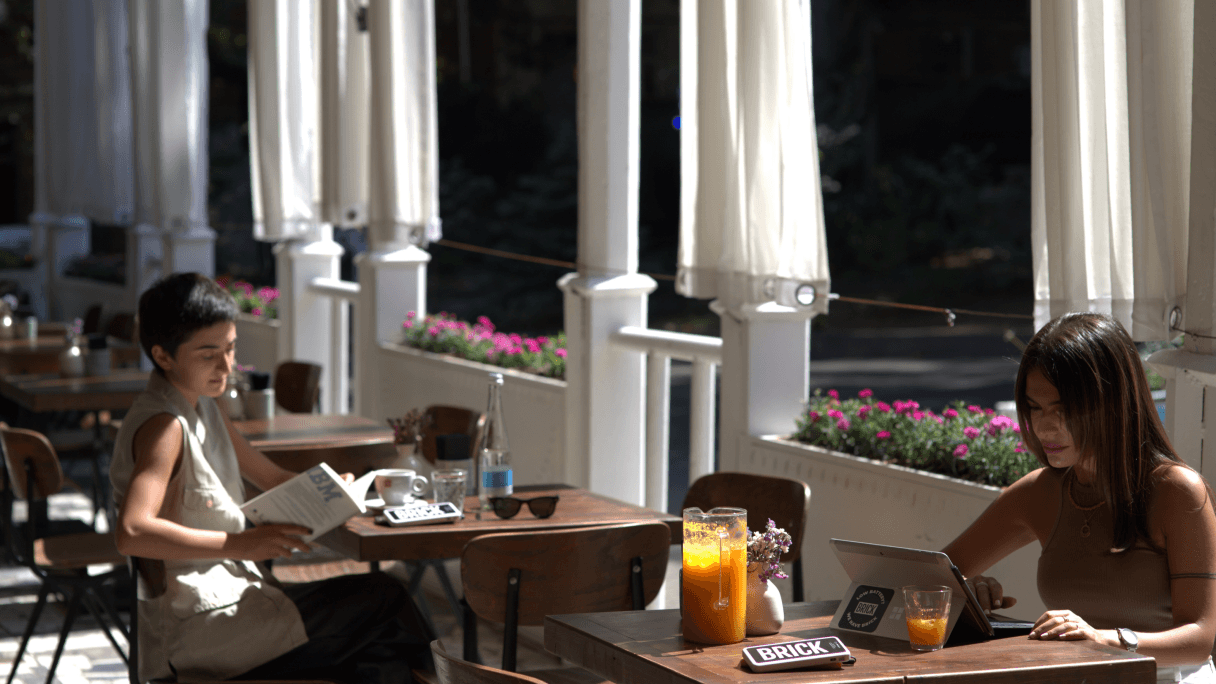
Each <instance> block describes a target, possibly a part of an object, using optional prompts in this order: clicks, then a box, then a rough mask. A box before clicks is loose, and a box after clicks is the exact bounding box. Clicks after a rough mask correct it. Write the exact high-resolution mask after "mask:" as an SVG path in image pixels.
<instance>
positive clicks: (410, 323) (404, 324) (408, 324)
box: [401, 321, 414, 328]
mask: <svg viewBox="0 0 1216 684" xmlns="http://www.w3.org/2000/svg"><path fill="white" fill-rule="evenodd" d="M401 327H403V328H412V327H414V323H413V321H406V322H404V323H402V324H401Z"/></svg>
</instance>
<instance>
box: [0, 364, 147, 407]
mask: <svg viewBox="0 0 1216 684" xmlns="http://www.w3.org/2000/svg"><path fill="white" fill-rule="evenodd" d="M147 385H148V374H147V373H145V372H143V371H136V370H122V371H114V372H112V373H110V374H109V375H100V376H89V377H83V378H63V377H60V376H59V375H57V374H40V375H5V376H0V395H3V396H5V397H8V398H9V399H11V400H13V401H14V402H16V403H17V404H19V405H21V406H23V407H25V408H27V409H29V410H31V411H34V412H36V413H37V412H42V411H101V410H109V411H121V410H124V409H128V408H130V407H131V404H132V403H134V402H135V397H138V396H139V394H140V393H141V392H143V391H144V388H145V387H146V386H147Z"/></svg>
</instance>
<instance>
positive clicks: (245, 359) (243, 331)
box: [236, 314, 279, 373]
mask: <svg viewBox="0 0 1216 684" xmlns="http://www.w3.org/2000/svg"><path fill="white" fill-rule="evenodd" d="M236 362H237V363H239V364H241V365H242V366H253V367H254V368H256V369H257V370H259V371H261V372H263V373H274V369H275V367H276V366H277V365H278V363H279V322H278V321H276V320H268V319H262V318H256V317H254V316H250V315H249V314H241V315H240V316H238V317H237V319H236Z"/></svg>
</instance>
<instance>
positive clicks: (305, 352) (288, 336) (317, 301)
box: [238, 224, 342, 406]
mask: <svg viewBox="0 0 1216 684" xmlns="http://www.w3.org/2000/svg"><path fill="white" fill-rule="evenodd" d="M316 232H317V233H318V234H319V236H320V239H318V240H312V241H304V240H287V241H284V242H280V243H278V244H276V245H275V247H274V253H275V267H276V279H277V280H278V286H279V300H278V301H279V361H280V362H282V361H307V362H309V363H315V364H317V365H319V366H321V367H322V368H324V369H326V370H327V371H328V370H329V369H328V365H329V364H330V358H331V357H330V347H331V344H332V342H331V340H330V337H331V336H330V329H331V326H332V325H333V324H334V322H333V320H332V319H333V308H332V307H331V306H330V300H329V297H326V296H324V295H318V294H314V293H313V292H312V290H311V289H310V288H309V283H310V282H311V281H312V279H313V278H337V277H338V276H339V275H340V274H341V271H340V267H339V259H340V258H341V257H342V247H341V245H339V244H338V243H336V242H334V240H333V228H332V227H331V226H329V225H328V224H322V225H321V226H319V227H318V228H317V231H316ZM238 344H239V343H238ZM258 370H260V371H267V372H273V371H274V369H273V368H259V369H258ZM329 392H330V384H329V373H328V372H323V373H321V403H322V405H323V406H328V405H332V399H333V398H332V397H331V396H330V395H329Z"/></svg>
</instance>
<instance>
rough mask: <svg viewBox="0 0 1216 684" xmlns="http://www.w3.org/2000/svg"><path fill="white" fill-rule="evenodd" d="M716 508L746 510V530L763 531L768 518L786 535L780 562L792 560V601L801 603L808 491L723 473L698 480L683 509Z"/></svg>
mask: <svg viewBox="0 0 1216 684" xmlns="http://www.w3.org/2000/svg"><path fill="white" fill-rule="evenodd" d="M718 506H728V507H733V508H744V509H747V528H748V530H763V529H764V528H765V526H766V525H768V521H769V520H770V519H771V520H772V521H773V522H774V523H776V524H777V527H780V528H782V529H783V530H785V531H786V532H788V533H789V535H790V538H791V540H792V542H791V543H790V550H789V551H788V552H786V553H785V554H783V555H782V556H781V560H782V561H783V562H787V563H788V562H789V561H791V560H793V562H794V567H793V569H792V571H791V573H790V576H791V579H792V581H793V589H794V591H793V593H794V601H795V602H798V601H802V600H803V589H802V536H803V532H804V531H805V529H806V520H807V515H808V514H809V513H810V510H811V488H810V487H808V486H807V484H806V483H805V482H801V481H799V480H791V479H789V478H785V477H769V476H766V475H752V474H751V473H731V472H724V473H713V474H710V475H706V476H704V477H701V478H698V479H697V481H696V482H694V483H692V486H691V487H689V488H688V494H686V495H685V496H684V506H683V508H693V507H696V508H700V509H701V510H703V511H708V510H709V509H711V508H716V507H718Z"/></svg>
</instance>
